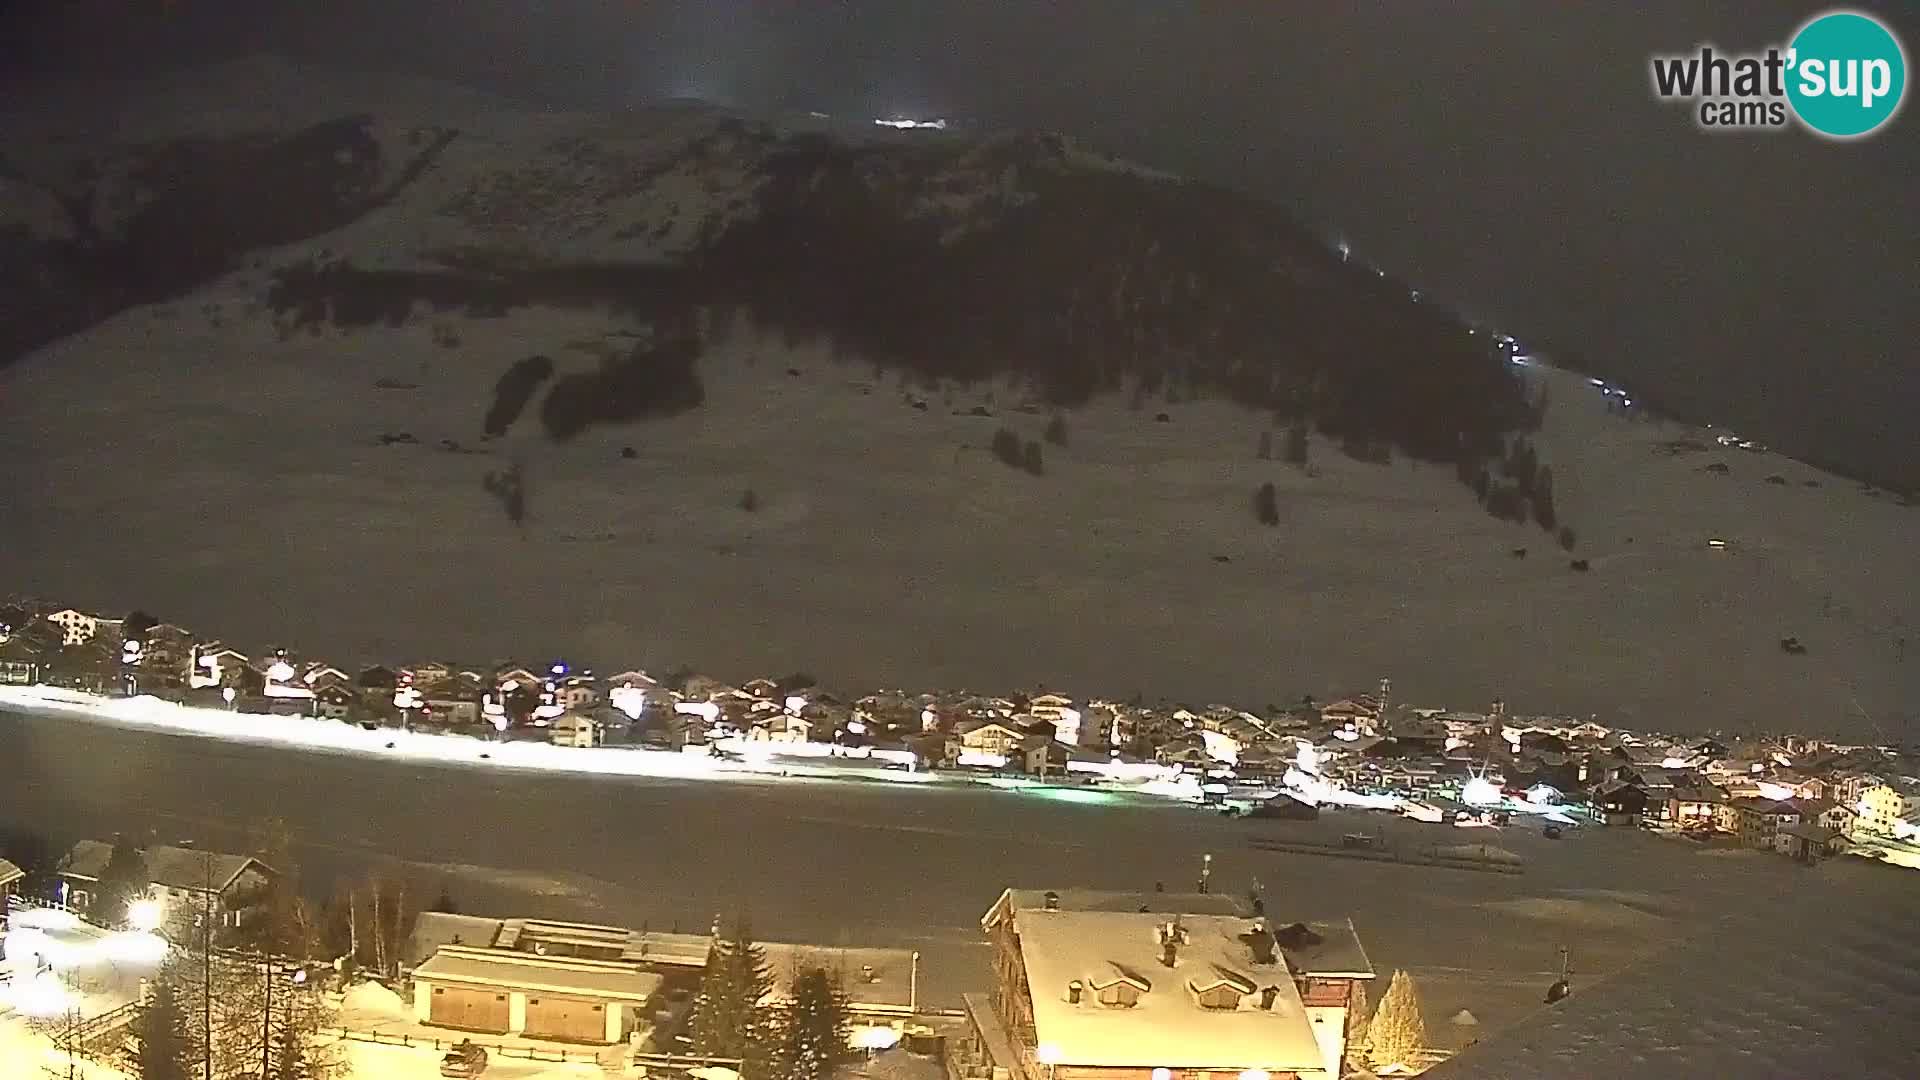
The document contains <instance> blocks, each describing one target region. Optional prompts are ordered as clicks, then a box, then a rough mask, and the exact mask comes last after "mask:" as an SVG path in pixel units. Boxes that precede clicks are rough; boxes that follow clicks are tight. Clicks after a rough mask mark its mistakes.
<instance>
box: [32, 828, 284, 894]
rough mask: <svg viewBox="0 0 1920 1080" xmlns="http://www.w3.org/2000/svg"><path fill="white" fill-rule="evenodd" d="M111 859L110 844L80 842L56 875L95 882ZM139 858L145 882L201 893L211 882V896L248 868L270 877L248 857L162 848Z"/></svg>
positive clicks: (156, 847) (145, 850)
mask: <svg viewBox="0 0 1920 1080" xmlns="http://www.w3.org/2000/svg"><path fill="white" fill-rule="evenodd" d="M112 858H113V845H112V844H109V843H105V842H102V841H99V840H82V841H80V842H79V843H77V844H75V845H73V850H72V851H70V852H68V853H67V857H66V859H65V861H63V862H62V863H61V864H60V873H61V874H63V875H68V876H72V877H80V878H89V879H92V880H94V881H98V880H99V879H100V874H101V872H102V871H104V870H106V868H107V862H108V861H109V860H110V859H112ZM140 858H141V861H142V862H144V863H146V867H147V878H148V880H150V881H152V882H153V883H154V884H155V885H163V886H166V887H167V888H170V889H184V890H200V891H205V890H206V889H207V886H208V883H209V882H211V883H212V886H213V891H214V892H225V891H226V890H227V887H228V886H229V885H232V884H233V882H234V879H235V878H238V877H239V876H240V875H241V873H242V872H244V871H245V870H246V869H247V867H249V866H259V867H261V868H262V869H263V870H266V871H267V872H268V873H272V869H271V868H270V867H268V866H267V865H266V864H265V863H262V862H260V861H259V860H258V859H255V858H252V857H251V856H247V855H227V854H223V853H221V852H218V851H202V850H196V849H194V848H178V847H168V846H167V845H165V844H155V845H153V846H152V847H148V848H143V849H141V852H140Z"/></svg>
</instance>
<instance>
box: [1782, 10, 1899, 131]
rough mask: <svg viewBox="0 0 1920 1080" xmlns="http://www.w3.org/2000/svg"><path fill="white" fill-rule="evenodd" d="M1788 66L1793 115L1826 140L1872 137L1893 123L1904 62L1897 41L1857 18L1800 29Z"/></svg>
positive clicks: (1831, 17)
mask: <svg viewBox="0 0 1920 1080" xmlns="http://www.w3.org/2000/svg"><path fill="white" fill-rule="evenodd" d="M1787 65H1788V66H1787V100H1788V101H1789V102H1790V103H1792V105H1793V111H1794V114H1795V115H1797V116H1799V117H1800V122H1801V123H1803V124H1805V125H1807V126H1808V127H1809V128H1812V129H1813V130H1814V131H1816V132H1819V133H1820V134H1822V135H1825V136H1828V137H1829V138H1835V139H1851V138H1854V137H1856V136H1859V135H1865V134H1867V133H1868V132H1870V131H1873V130H1874V129H1875V128H1878V127H1880V125H1882V124H1885V123H1886V122H1887V121H1889V120H1891V119H1893V114H1894V113H1896V112H1899V111H1900V101H1901V99H1902V98H1903V97H1905V96H1906V91H1907V56H1906V53H1905V52H1904V51H1902V49H1901V48H1900V41H1899V39H1898V38H1895V37H1894V36H1893V31H1891V30H1888V29H1887V28H1886V27H1885V26H1883V25H1881V24H1880V22H1879V21H1878V20H1877V19H1874V18H1871V17H1869V16H1866V15H1862V14H1860V13H1858V12H1853V11H1835V12H1829V13H1828V14H1825V15H1822V16H1820V17H1818V18H1816V19H1814V20H1813V21H1812V22H1809V23H1807V25H1805V26H1803V27H1801V28H1800V32H1799V33H1798V34H1796V35H1794V39H1793V43H1792V44H1791V45H1790V46H1789V52H1788V54H1787Z"/></svg>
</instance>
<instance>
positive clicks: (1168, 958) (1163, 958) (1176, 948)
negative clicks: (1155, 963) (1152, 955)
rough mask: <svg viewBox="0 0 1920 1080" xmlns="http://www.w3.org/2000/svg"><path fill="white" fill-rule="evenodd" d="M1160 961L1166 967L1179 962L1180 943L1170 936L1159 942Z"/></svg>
mask: <svg viewBox="0 0 1920 1080" xmlns="http://www.w3.org/2000/svg"><path fill="white" fill-rule="evenodd" d="M1160 962H1161V963H1162V964H1165V965H1166V966H1168V967H1174V966H1176V965H1177V964H1179V962H1180V943H1179V942H1177V941H1175V940H1174V939H1173V938H1172V937H1168V938H1167V939H1166V940H1165V941H1163V942H1161V943H1160Z"/></svg>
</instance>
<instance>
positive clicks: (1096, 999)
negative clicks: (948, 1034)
mask: <svg viewBox="0 0 1920 1080" xmlns="http://www.w3.org/2000/svg"><path fill="white" fill-rule="evenodd" d="M1036 899H1037V902H1035V901H1036ZM1135 899H1137V897H1136V895H1134V894H1091V895H1090V896H1089V895H1088V894H1084V893H1078V894H1076V893H1042V894H1039V895H1038V897H1037V898H1036V897H1035V896H1034V894H1031V893H1025V892H1019V893H1016V892H1014V891H1012V890H1009V891H1008V892H1007V893H1004V894H1002V896H1001V898H1000V899H999V900H998V901H996V903H995V904H994V906H993V908H992V909H991V910H989V911H988V913H987V915H986V917H985V918H984V919H983V920H982V926H983V928H984V929H985V930H986V931H987V934H988V937H989V939H990V941H991V944H992V946H993V950H994V978H995V986H994V990H993V992H992V993H991V994H969V995H966V997H965V1002H966V1012H967V1017H968V1030H967V1032H966V1035H965V1036H964V1037H962V1038H961V1039H960V1040H959V1041H958V1045H957V1046H954V1047H951V1048H950V1053H952V1054H955V1055H957V1056H958V1058H959V1060H960V1062H961V1064H962V1067H963V1068H964V1067H968V1066H975V1067H979V1068H983V1069H990V1070H991V1072H992V1075H995V1076H999V1075H1005V1076H1007V1077H1010V1078H1011V1080H1123V1078H1124V1080H1139V1078H1143V1077H1148V1076H1156V1075H1157V1076H1161V1077H1165V1076H1167V1075H1169V1074H1174V1075H1180V1076H1184V1077H1194V1078H1200V1077H1217V1078H1218V1080H1230V1078H1232V1077H1240V1076H1251V1075H1255V1074H1258V1075H1263V1076H1265V1077H1268V1078H1270V1080H1280V1078H1311V1080H1331V1078H1336V1077H1338V1076H1340V1075H1341V1064H1342V1061H1343V1059H1344V1058H1345V1056H1346V1050H1347V1037H1348V1034H1349V1032H1350V1028H1351V1024H1352V1023H1353V1017H1352V1015H1351V1014H1352V1011H1353V1009H1352V1007H1353V1006H1354V1005H1356V1004H1357V1003H1358V1002H1359V1000H1360V997H1361V996H1362V994H1363V990H1362V989H1361V988H1362V987H1363V986H1364V985H1365V983H1366V982H1367V981H1369V980H1371V979H1372V978H1373V968H1372V965H1371V963H1370V962H1369V961H1368V960H1367V957H1366V953H1365V951H1364V950H1363V949H1361V947H1360V942H1359V939H1358V937H1357V936H1356V935H1355V934H1354V931H1353V927H1352V925H1351V924H1331V923H1315V924H1293V925H1291V926H1286V927H1281V928H1279V929H1274V928H1273V927H1271V926H1269V925H1268V923H1267V922H1265V921H1264V920H1262V919H1259V918H1247V917H1245V916H1244V915H1241V914H1238V913H1234V912H1231V906H1230V905H1229V912H1227V913H1223V912H1221V911H1220V909H1219V907H1218V906H1213V905H1209V906H1213V907H1214V909H1213V910H1212V911H1208V912H1174V913H1170V914H1169V913H1164V912H1161V911H1151V910H1140V909H1136V908H1134V907H1132V906H1131V905H1132V903H1133V901H1134V900H1135ZM1162 899H1163V901H1164V900H1171V899H1172V898H1169V897H1162ZM1141 903H1142V905H1143V907H1150V906H1153V905H1152V902H1151V901H1149V900H1144V899H1143V900H1142V901H1141ZM1075 905H1080V906H1079V907H1078V908H1076V906H1075ZM1115 907H1119V908H1121V910H1113V908H1115ZM1002 1070H1004V1074H1003V1073H1002ZM1158 1070H1168V1072H1159V1071H1158Z"/></svg>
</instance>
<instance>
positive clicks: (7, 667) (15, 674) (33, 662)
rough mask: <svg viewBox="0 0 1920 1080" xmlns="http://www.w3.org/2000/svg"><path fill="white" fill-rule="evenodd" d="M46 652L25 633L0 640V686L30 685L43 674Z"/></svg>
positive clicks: (37, 680) (39, 679) (38, 680)
mask: <svg viewBox="0 0 1920 1080" xmlns="http://www.w3.org/2000/svg"><path fill="white" fill-rule="evenodd" d="M45 665H46V653H45V651H44V650H43V649H42V648H41V647H40V645H39V644H38V643H36V642H35V641H34V640H33V639H32V638H29V637H27V636H26V635H25V634H12V635H9V636H8V637H6V638H5V639H4V640H0V686H31V685H33V684H34V683H37V682H40V681H41V679H42V678H44V676H45V671H46V666H45Z"/></svg>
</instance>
